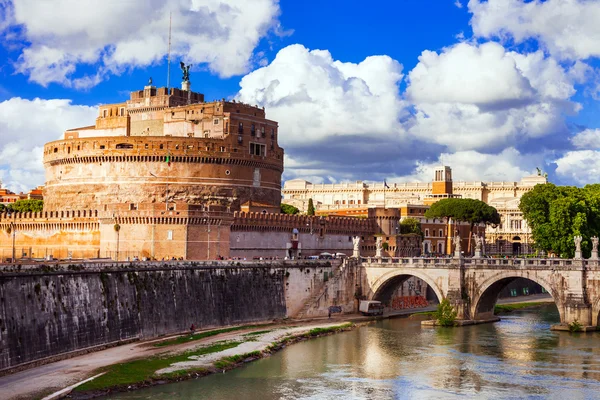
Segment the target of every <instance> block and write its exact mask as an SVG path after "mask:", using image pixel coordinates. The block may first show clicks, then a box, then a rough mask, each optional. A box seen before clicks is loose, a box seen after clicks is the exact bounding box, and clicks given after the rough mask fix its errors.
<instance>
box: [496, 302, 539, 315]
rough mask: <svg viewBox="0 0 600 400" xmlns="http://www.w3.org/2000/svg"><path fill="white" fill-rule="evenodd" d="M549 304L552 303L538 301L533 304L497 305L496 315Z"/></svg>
mask: <svg viewBox="0 0 600 400" xmlns="http://www.w3.org/2000/svg"><path fill="white" fill-rule="evenodd" d="M547 304H550V303H549V302H547V301H537V302H532V303H512V304H496V306H494V314H500V313H509V312H511V311H515V310H520V309H522V308H529V307H539V306H544V305H547Z"/></svg>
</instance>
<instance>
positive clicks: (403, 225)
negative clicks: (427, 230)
mask: <svg viewBox="0 0 600 400" xmlns="http://www.w3.org/2000/svg"><path fill="white" fill-rule="evenodd" d="M400 233H401V234H408V233H416V234H417V235H420V236H423V232H422V231H421V223H420V222H419V220H418V219H416V218H404V219H403V220H402V221H400Z"/></svg>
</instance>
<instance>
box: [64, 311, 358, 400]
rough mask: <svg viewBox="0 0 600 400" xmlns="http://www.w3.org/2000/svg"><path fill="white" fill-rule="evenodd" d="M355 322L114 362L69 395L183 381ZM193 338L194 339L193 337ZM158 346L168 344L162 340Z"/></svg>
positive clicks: (250, 335)
mask: <svg viewBox="0 0 600 400" xmlns="http://www.w3.org/2000/svg"><path fill="white" fill-rule="evenodd" d="M354 326H356V325H355V324H353V323H350V322H346V323H341V324H340V323H328V324H318V325H312V326H300V327H281V326H280V327H273V328H272V329H270V330H260V331H256V330H254V331H250V332H247V331H246V332H245V333H240V334H237V335H235V336H234V337H230V338H228V339H227V340H223V341H219V342H216V343H214V344H212V345H207V346H200V347H197V348H196V349H194V350H191V351H186V352H184V353H181V354H175V355H159V356H155V357H151V358H146V359H141V360H134V361H130V362H127V363H123V364H118V365H112V366H109V367H107V368H103V369H102V370H99V371H96V372H97V373H104V374H103V375H102V376H100V377H98V378H97V379H94V380H92V381H89V382H86V383H84V384H83V385H81V386H78V387H77V388H75V389H74V390H73V392H71V394H70V395H69V396H67V397H68V398H71V399H76V400H81V399H91V398H94V397H99V396H106V395H109V394H111V393H115V392H122V391H130V390H137V389H141V388H144V387H149V386H155V385H161V384H165V383H171V382H179V381H183V380H187V379H193V378H198V377H201V376H206V375H210V374H213V373H221V372H225V371H228V370H231V369H234V368H237V367H239V366H241V365H243V364H245V363H248V362H251V361H255V360H257V359H259V358H263V357H268V356H269V355H271V354H273V353H274V352H276V351H278V350H280V349H282V348H284V347H286V346H288V345H290V344H293V343H296V342H299V341H303V340H307V339H310V338H315V337H320V336H325V335H330V334H334V333H338V332H342V331H347V330H350V329H352V328H353V327H354ZM192 340H193V339H192ZM154 346H159V347H164V346H168V344H167V345H164V342H163V344H161V343H158V344H155V345H154Z"/></svg>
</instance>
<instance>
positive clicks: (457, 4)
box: [454, 0, 463, 8]
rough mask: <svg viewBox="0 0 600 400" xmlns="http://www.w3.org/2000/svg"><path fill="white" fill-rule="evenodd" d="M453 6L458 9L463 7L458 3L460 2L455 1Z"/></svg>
mask: <svg viewBox="0 0 600 400" xmlns="http://www.w3.org/2000/svg"><path fill="white" fill-rule="evenodd" d="M454 5H455V6H456V7H458V8H463V5H462V3H461V2H460V0H456V1H455V2H454Z"/></svg>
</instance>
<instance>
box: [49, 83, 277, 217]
mask: <svg viewBox="0 0 600 400" xmlns="http://www.w3.org/2000/svg"><path fill="white" fill-rule="evenodd" d="M188 86H189V85H188ZM277 137H278V125H277V122H275V121H271V120H268V119H266V116H265V111H264V109H263V108H259V107H256V106H251V105H248V104H243V103H238V102H235V101H225V100H224V99H223V100H218V101H213V102H209V103H206V102H204V95H202V94H200V93H195V92H192V91H191V90H179V89H176V88H173V89H167V88H158V89H157V88H156V87H154V86H152V85H149V86H146V87H145V88H144V90H141V91H135V92H132V93H131V96H130V99H129V100H128V101H126V102H124V103H118V104H109V105H102V106H100V107H99V115H98V118H97V119H96V123H95V125H93V126H87V127H82V128H76V129H70V130H68V131H66V132H65V134H64V138H63V139H62V140H58V141H54V142H50V143H47V144H46V145H45V146H44V167H45V171H46V185H45V188H44V209H45V211H53V210H69V209H73V210H81V209H102V208H103V207H104V206H106V205H107V204H130V205H131V208H132V209H135V208H136V205H137V204H139V203H165V204H166V205H167V206H168V203H176V202H183V203H188V204H203V205H219V206H222V207H228V208H229V209H231V210H232V211H235V210H239V209H240V206H241V204H243V203H245V202H247V201H250V200H252V201H255V202H258V203H261V204H265V205H266V206H270V207H276V208H279V205H280V203H281V174H282V172H283V149H282V148H280V147H279V145H278V144H277Z"/></svg>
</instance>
